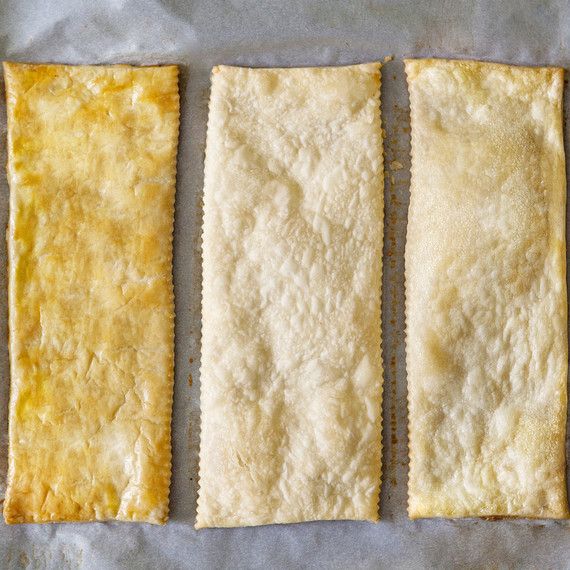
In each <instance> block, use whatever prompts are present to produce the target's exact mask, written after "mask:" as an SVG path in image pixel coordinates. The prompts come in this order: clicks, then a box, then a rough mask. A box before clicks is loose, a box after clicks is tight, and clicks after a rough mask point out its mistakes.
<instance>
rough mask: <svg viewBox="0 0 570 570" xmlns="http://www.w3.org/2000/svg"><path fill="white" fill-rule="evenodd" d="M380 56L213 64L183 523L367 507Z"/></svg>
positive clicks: (375, 429)
mask: <svg viewBox="0 0 570 570" xmlns="http://www.w3.org/2000/svg"><path fill="white" fill-rule="evenodd" d="M379 97H380V65H379V64H364V65H356V66H349V67H341V68H305V69H246V68H236V67H226V66H220V67H216V68H215V69H214V70H213V75H212V92H211V99H210V117H209V125H208V136H207V149H206V165H205V190H204V193H205V198H204V200H205V204H204V234H203V263H204V265H203V267H204V274H203V305H202V308H203V329H202V362H201V386H202V387H201V390H202V391H201V408H202V426H201V450H200V483H199V484H200V491H199V499H198V516H197V524H196V526H197V527H212V526H244V525H260V524H269V523H289V522H298V521H308V520H315V519H367V520H377V518H378V499H379V486H380V454H381V383H382V366H381V353H380V287H381V256H382V220H383V171H382V135H381V124H380V99H379Z"/></svg>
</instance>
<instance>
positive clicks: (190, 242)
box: [0, 0, 570, 569]
mask: <svg viewBox="0 0 570 570" xmlns="http://www.w3.org/2000/svg"><path fill="white" fill-rule="evenodd" d="M569 33H570V6H569V5H568V4H567V3H566V2H564V1H563V0H560V1H558V2H557V1H547V0H544V1H542V0H531V1H527V2H520V3H519V2H515V1H512V2H507V1H503V2H500V1H499V2H493V1H491V0H489V1H478V2H471V1H466V2H460V1H453V0H452V1H445V0H440V1H436V2H422V1H421V0H416V1H414V0H402V1H399V2H398V1H393V2H389V1H385V2H373V1H367V2H348V1H347V2H331V1H329V0H319V1H313V2H311V1H310V0H306V1H299V0H297V1H287V0H270V1H267V2H261V1H258V0H232V1H230V2H223V1H217V0H216V1H207V0H200V1H194V2H184V1H182V0H178V1H165V2H159V1H158V0H141V1H136V2H135V1H129V0H105V1H96V0H86V1H77V0H61V1H56V0H50V1H47V0H40V1H37V2H30V1H27V2H26V1H22V0H4V1H3V2H1V3H0V57H1V58H2V59H10V60H15V61H35V62H62V63H118V62H127V63H141V64H150V63H179V64H180V65H181V66H182V75H181V95H182V124H181V132H180V151H179V155H178V186H177V195H176V196H177V197H176V204H177V205H176V222H175V242H174V258H175V267H174V278H175V293H176V385H175V398H174V419H173V455H174V459H173V467H174V469H173V479H172V490H171V521H170V522H169V523H168V524H167V525H166V526H165V527H156V526H150V525H145V524H128V523H88V524H53V525H20V526H13V527H7V526H6V525H4V524H3V523H0V567H1V568H53V569H66V568H89V569H91V568H92V569H102V568H105V569H106V568H142V569H145V568H149V569H151V568H153V569H154V568H453V567H469V568H488V567H492V568H514V567H517V568H537V567H539V568H567V567H570V562H569V561H568V558H569V555H570V526H569V525H568V524H567V523H562V522H544V521H542V522H541V521H539V522H530V521H494V522H493V521H483V520H463V521H438V520H425V521H416V522H412V521H409V520H407V517H406V480H407V440H406V422H407V420H406V371H405V361H404V338H403V335H404V332H403V331H404V329H403V317H404V316H403V310H404V308H403V307H404V305H403V301H404V293H403V253H404V245H405V239H404V238H405V227H406V215H407V204H408V185H409V116H408V99H407V91H406V87H405V78H404V70H403V65H402V57H404V56H436V57H465V58H476V59H492V60H497V61H502V62H509V63H524V64H551V65H561V66H566V67H568V64H569V62H570V47H569V45H568V38H569ZM387 55H393V56H394V61H392V62H390V63H387V64H386V65H385V67H384V70H383V89H382V94H383V120H384V126H385V129H386V140H385V152H386V167H387V177H386V187H385V196H386V224H385V251H384V261H385V271H384V294H383V314H384V316H383V319H384V326H383V337H384V343H383V350H384V362H385V392H384V393H385V399H384V435H383V436H384V477H383V479H384V483H383V487H382V498H381V505H380V512H381V516H382V522H380V523H378V524H371V523H363V522H318V523H305V524H297V525H285V526H267V527H258V528H247V529H231V530H201V531H199V532H197V531H195V530H194V529H193V524H194V519H195V512H196V479H197V457H198V437H199V374H198V370H199V355H200V277H201V276H200V272H201V269H200V263H201V260H200V250H199V236H200V226H201V207H200V205H201V200H202V182H203V174H202V172H203V155H204V141H205V131H206V119H207V99H208V92H209V72H210V69H211V67H212V66H213V65H215V64H219V63H226V64H239V65H252V66H293V65H295V66H301V65H337V64H347V63H355V62H365V61H372V60H382V59H383V58H384V57H385V56H387ZM2 99H3V97H2ZM0 106H1V108H0V117H1V122H0V127H1V129H2V132H1V133H0V135H1V138H0V141H1V142H0V149H1V153H2V155H1V156H0V163H1V164H2V168H1V170H2V171H1V172H0V185H1V186H0V227H4V226H5V223H6V220H7V207H8V188H7V185H6V176H5V171H4V164H5V159H6V156H5V129H6V127H5V107H4V105H3V103H2V104H1V105H0ZM566 108H568V106H566ZM567 154H568V149H567ZM398 163H399V164H401V165H403V168H399V164H398ZM5 261H6V251H5V245H4V242H3V240H2V241H1V245H0V268H2V270H1V271H0V291H1V294H0V302H1V306H0V319H1V320H2V322H3V324H2V325H0V366H1V378H2V381H1V383H0V422H1V424H2V436H1V438H0V442H1V443H2V445H1V446H0V472H1V473H2V477H3V476H4V473H5V464H6V457H5V456H6V440H7V438H6V429H7V426H6V407H7V394H8V378H9V371H8V365H7V350H6V340H7V339H6V325H5V324H4V323H5V319H6V293H5V291H6V271H5V267H6V263H5ZM190 380H192V382H191V385H190V382H189V381H190ZM2 482H3V481H2Z"/></svg>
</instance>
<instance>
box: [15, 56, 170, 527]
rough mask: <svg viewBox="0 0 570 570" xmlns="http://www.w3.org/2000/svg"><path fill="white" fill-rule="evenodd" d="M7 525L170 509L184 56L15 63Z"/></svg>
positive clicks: (159, 517)
mask: <svg viewBox="0 0 570 570" xmlns="http://www.w3.org/2000/svg"><path fill="white" fill-rule="evenodd" d="M4 74H5V79H6V94H7V107H8V180H9V184H10V221H9V227H8V256H9V329H10V343H9V349H10V369H11V395H10V412H9V422H10V425H9V433H10V445H9V471H8V488H7V493H6V499H5V502H4V517H5V519H6V522H8V523H21V522H52V521H92V520H109V519H117V520H126V521H146V522H151V523H164V522H165V521H166V519H167V517H168V495H169V486H170V460H171V451H170V449H171V447H170V420H171V408H172V388H173V351H174V344H173V343H174V305H173V289H172V227H173V226H172V225H173V214H174V190H175V173H176V150H177V144H178V117H179V101H178V68H177V67H176V66H164V67H131V66H66V65H33V64H16V63H7V64H4Z"/></svg>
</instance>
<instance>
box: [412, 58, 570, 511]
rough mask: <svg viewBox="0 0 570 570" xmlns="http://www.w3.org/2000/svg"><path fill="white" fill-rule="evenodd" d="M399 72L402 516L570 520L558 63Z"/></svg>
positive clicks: (434, 64) (422, 66)
mask: <svg viewBox="0 0 570 570" xmlns="http://www.w3.org/2000/svg"><path fill="white" fill-rule="evenodd" d="M406 72H407V75H408V82H409V89H410V103H411V120H412V152H413V156H412V158H413V161H412V164H413V166H412V187H411V203H410V211H409V225H408V243H407V249H406V298H407V310H406V317H407V327H408V328H407V350H408V356H407V358H408V363H407V365H408V382H409V389H408V390H409V422H410V426H409V427H410V434H409V435H410V479H409V514H410V516H411V517H414V518H415V517H432V516H442V517H464V516H516V517H532V518H538V517H540V518H543V517H544V518H547V517H551V518H560V517H567V516H568V507H567V498H566V482H565V458H564V443H565V431H566V398H567V395H566V372H567V357H568V355H567V333H566V313H567V307H566V281H565V272H566V267H565V264H566V258H565V255H566V244H565V201H566V197H565V195H566V187H565V186H566V178H565V167H564V147H563V142H562V89H563V71H562V70H561V69H555V68H525V67H513V66H506V65H499V64H491V63H480V62H467V61H445V60H410V61H406Z"/></svg>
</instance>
